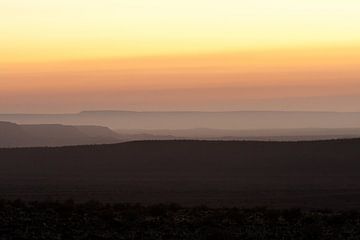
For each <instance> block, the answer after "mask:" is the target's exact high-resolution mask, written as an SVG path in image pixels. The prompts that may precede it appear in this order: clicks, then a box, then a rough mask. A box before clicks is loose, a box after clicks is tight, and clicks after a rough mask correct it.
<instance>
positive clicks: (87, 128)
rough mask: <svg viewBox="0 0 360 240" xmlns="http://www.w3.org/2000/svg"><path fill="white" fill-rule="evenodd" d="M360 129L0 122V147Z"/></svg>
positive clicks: (281, 137) (291, 137) (351, 133)
mask: <svg viewBox="0 0 360 240" xmlns="http://www.w3.org/2000/svg"><path fill="white" fill-rule="evenodd" d="M359 137H360V128H342V129H340V128H338V129H325V128H304V129H258V130H227V129H208V128H196V129H180V130H179V129H178V130H176V129H173V130H161V129H160V130H148V129H131V130H129V129H122V130H116V131H114V130H111V129H110V128H108V127H102V126H94V125H74V126H71V125H62V124H15V123H11V122H0V147H39V146H71V145H91V144H108V143H120V142H128V141H139V140H186V139H187V140H223V141H231V140H256V141H259V140H260V141H300V140H326V139H346V138H359Z"/></svg>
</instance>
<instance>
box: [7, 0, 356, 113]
mask: <svg viewBox="0 0 360 240" xmlns="http://www.w3.org/2000/svg"><path fill="white" fill-rule="evenodd" d="M359 23H360V2H359V1H358V0H326V1H325V0H302V1H297V0H272V1H268V0H251V1H245V0H222V1H216V0H182V1H177V0H151V1H150V0H102V1H99V0H76V1H74V0H61V1H60V0H52V1H49V0H31V1H30V0H0V112H34V113H40V112H46V113H56V112H77V111H81V110H99V109H119V110H147V111H149V110H164V111H165V110H206V111H222V110H224V111H226V110H311V111H360V104H359V103H360V68H359V66H360V31H359Z"/></svg>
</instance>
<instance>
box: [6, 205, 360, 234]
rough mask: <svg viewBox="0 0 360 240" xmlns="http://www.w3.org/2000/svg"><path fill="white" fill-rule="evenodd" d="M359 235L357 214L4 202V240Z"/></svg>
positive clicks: (167, 206) (258, 209)
mask: <svg viewBox="0 0 360 240" xmlns="http://www.w3.org/2000/svg"><path fill="white" fill-rule="evenodd" d="M359 237H360V213H359V212H357V211H346V212H333V211H328V210H326V211H325V210H321V211H320V210H319V211H300V210H297V209H290V210H287V209H285V210H274V209H266V208H254V209H238V208H231V209H210V208H207V207H194V208H183V207H180V206H178V205H174V204H169V205H164V204H161V205H154V206H140V205H128V204H114V205H104V204H100V203H97V202H88V203H83V204H74V203H73V202H72V201H66V202H65V203H57V202H51V201H46V202H40V203H39V202H30V203H29V202H27V203H26V202H22V201H13V202H8V201H0V239H8V240H18V239H26V240H34V239H46V240H53V239H54V240H62V239H63V240H69V239H76V240H92V239H99V240H101V239H102V240H106V239H108V240H115V239H121V240H127V239H128V240H133V239H143V240H165V239H166V240H168V239H171V240H184V239H186V240H213V239H214V240H240V239H246V240H279V239H291V240H309V239H311V240H338V239H341V240H344V239H348V240H353V239H359Z"/></svg>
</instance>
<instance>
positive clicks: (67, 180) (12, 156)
mask: <svg viewBox="0 0 360 240" xmlns="http://www.w3.org/2000/svg"><path fill="white" fill-rule="evenodd" d="M359 146H360V140H359V139H351V140H334V141H312V142H251V141H240V142H231V141H227V142H223V141H141V142H128V143H121V144H113V145H96V146H73V147H58V148H22V149H0V159H1V161H0V176H1V184H0V193H1V194H2V196H5V197H9V198H16V197H21V198H29V199H44V198H45V199H46V198H49V197H50V198H55V199H58V198H60V199H64V198H74V199H83V200H85V199H86V200H88V199H98V200H102V201H129V202H145V203H154V202H179V203H181V204H189V205H196V204H209V205H213V206H214V205H215V206H234V205H236V206H258V205H267V206H275V207H298V206H299V207H309V208H311V207H315V208H316V207H317V208H319V207H321V208H323V207H331V208H360V204H359V202H360V201H359V200H360V161H359V159H360V147H359Z"/></svg>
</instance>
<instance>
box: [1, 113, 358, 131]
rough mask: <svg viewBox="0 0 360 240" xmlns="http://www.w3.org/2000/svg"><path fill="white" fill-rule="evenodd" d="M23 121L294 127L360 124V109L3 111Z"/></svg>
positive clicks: (123, 126)
mask: <svg viewBox="0 0 360 240" xmlns="http://www.w3.org/2000/svg"><path fill="white" fill-rule="evenodd" d="M0 120H2V121H9V122H16V123H19V124H41V123H56V124H57V123H60V124H66V125H97V126H106V127H109V128H111V129H148V130H149V129H193V128H210V129H243V130H244V129H279V128H286V129H289V128H290V129H291V128H292V129H294V128H360V113H350V112H276V111H274V112H261V111H258V112H251V111H248V112H246V111H239V112H131V111H86V112H81V113H75V114H0Z"/></svg>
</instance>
